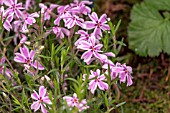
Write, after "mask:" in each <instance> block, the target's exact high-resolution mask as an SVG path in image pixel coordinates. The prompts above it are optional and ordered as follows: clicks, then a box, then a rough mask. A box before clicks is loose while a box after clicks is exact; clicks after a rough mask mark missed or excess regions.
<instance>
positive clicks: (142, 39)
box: [128, 0, 170, 57]
mask: <svg viewBox="0 0 170 113" xmlns="http://www.w3.org/2000/svg"><path fill="white" fill-rule="evenodd" d="M169 11H170V0H145V1H144V2H143V3H141V4H136V5H135V6H134V7H133V9H132V11H131V23H130V25H129V29H128V36H129V39H128V40H129V47H130V49H132V50H134V51H135V52H136V53H137V54H139V55H140V56H147V55H149V56H151V57H153V56H158V55H159V54H160V53H161V52H162V51H163V52H165V53H167V54H170V49H169V48H170V44H169V42H170V35H169V32H168V31H170V13H169Z"/></svg>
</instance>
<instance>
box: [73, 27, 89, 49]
mask: <svg viewBox="0 0 170 113" xmlns="http://www.w3.org/2000/svg"><path fill="white" fill-rule="evenodd" d="M76 34H79V35H80V37H79V39H78V40H77V41H76V42H75V43H74V45H75V46H78V44H80V42H81V41H83V40H84V41H88V40H89V37H90V36H91V35H90V34H88V32H86V31H84V30H78V31H77V32H76Z"/></svg>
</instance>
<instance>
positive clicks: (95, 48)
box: [77, 36, 107, 63]
mask: <svg viewBox="0 0 170 113" xmlns="http://www.w3.org/2000/svg"><path fill="white" fill-rule="evenodd" d="M95 43H96V38H95V37H94V36H91V37H89V40H88V41H85V40H82V41H81V42H79V45H77V48H78V49H82V50H86V52H84V53H83V55H82V56H81V59H84V62H86V63H88V62H90V60H91V58H92V57H93V56H94V57H95V58H98V59H100V60H102V61H106V60H107V56H106V55H104V54H100V53H99V52H103V51H101V50H100V49H101V48H102V47H103V44H95Z"/></svg>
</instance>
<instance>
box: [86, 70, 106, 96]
mask: <svg viewBox="0 0 170 113" xmlns="http://www.w3.org/2000/svg"><path fill="white" fill-rule="evenodd" d="M90 73H91V75H89V78H88V79H90V80H91V81H90V83H89V89H90V91H91V93H92V94H94V91H95V90H96V89H97V86H98V87H99V89H101V90H107V89H108V84H107V83H105V82H103V81H105V80H106V77H105V76H104V74H102V75H100V70H99V69H97V70H96V72H94V71H92V70H91V71H90ZM84 79H85V76H84Z"/></svg>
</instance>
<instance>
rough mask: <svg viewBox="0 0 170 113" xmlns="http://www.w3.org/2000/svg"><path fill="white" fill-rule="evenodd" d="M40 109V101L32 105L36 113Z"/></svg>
mask: <svg viewBox="0 0 170 113" xmlns="http://www.w3.org/2000/svg"><path fill="white" fill-rule="evenodd" d="M39 108H40V103H39V101H36V102H33V104H32V105H31V109H34V112H36V111H37V110H38V109H39Z"/></svg>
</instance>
